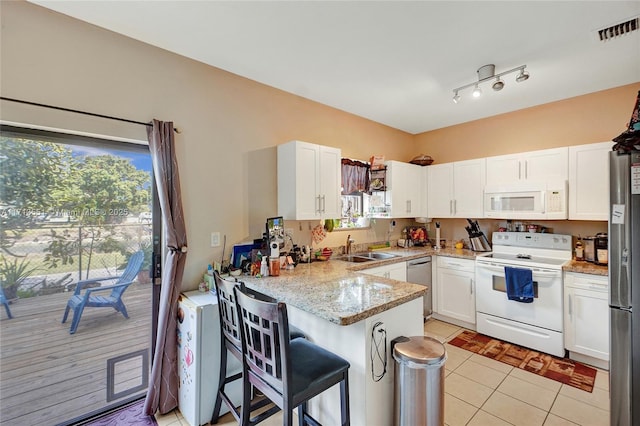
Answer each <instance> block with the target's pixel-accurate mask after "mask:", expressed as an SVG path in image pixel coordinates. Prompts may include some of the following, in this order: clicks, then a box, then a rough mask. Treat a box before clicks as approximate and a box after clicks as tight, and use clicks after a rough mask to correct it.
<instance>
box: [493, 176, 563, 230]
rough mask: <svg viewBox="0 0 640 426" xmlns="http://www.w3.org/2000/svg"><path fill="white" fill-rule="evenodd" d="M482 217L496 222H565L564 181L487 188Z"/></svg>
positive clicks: (523, 183)
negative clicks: (544, 220) (547, 220)
mask: <svg viewBox="0 0 640 426" xmlns="http://www.w3.org/2000/svg"><path fill="white" fill-rule="evenodd" d="M484 215H485V217H488V218H495V219H523V220H526V219H567V218H568V214H567V181H566V180H564V181H555V182H514V183H511V184H503V185H487V186H486V187H485V189H484Z"/></svg>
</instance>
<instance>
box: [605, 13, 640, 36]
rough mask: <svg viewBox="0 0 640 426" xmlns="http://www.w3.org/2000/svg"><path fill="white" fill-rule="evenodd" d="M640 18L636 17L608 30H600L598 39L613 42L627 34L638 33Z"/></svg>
mask: <svg viewBox="0 0 640 426" xmlns="http://www.w3.org/2000/svg"><path fill="white" fill-rule="evenodd" d="M639 19H640V18H638V17H635V18H633V19H630V20H628V21H626V22H621V23H619V24H616V25H612V26H610V27H607V28H602V29H600V30H598V37H599V38H600V41H607V40H611V39H614V38H617V37H620V36H623V35H625V34H627V33H630V32H633V31H638V20H639Z"/></svg>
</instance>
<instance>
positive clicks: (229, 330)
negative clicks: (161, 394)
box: [211, 271, 305, 424]
mask: <svg viewBox="0 0 640 426" xmlns="http://www.w3.org/2000/svg"><path fill="white" fill-rule="evenodd" d="M214 281H215V285H216V295H217V297H218V311H219V312H220V337H221V343H220V349H221V352H220V375H219V380H218V392H217V394H216V402H215V404H214V408H213V415H212V417H211V423H212V424H216V423H217V422H218V419H219V417H220V409H221V407H222V401H224V402H225V404H227V406H228V407H229V411H230V412H231V414H232V415H233V416H234V417H235V419H236V420H237V421H238V423H240V421H241V419H242V410H243V409H245V408H246V407H249V408H248V412H249V413H250V412H251V411H253V410H256V409H258V408H261V407H264V406H266V405H268V404H270V403H271V401H270V400H269V399H267V398H262V399H259V400H257V401H255V402H254V403H253V404H249V405H246V407H245V404H243V405H242V406H241V407H240V409H239V410H238V409H237V408H236V407H235V404H234V402H233V401H232V400H231V398H230V397H229V395H228V394H227V392H226V390H225V388H226V385H228V384H230V383H232V382H235V381H236V380H238V379H241V378H242V372H240V373H237V374H234V375H231V376H229V377H227V353H228V352H230V353H231V354H232V355H233V356H235V357H236V358H237V359H238V361H240V362H242V342H241V340H240V328H239V321H238V316H237V314H236V303H235V295H234V293H233V289H234V287H236V286H240V287H241V288H243V289H244V291H246V292H248V293H250V294H251V297H253V298H258V299H261V300H267V301H273V299H272V298H270V297H268V296H266V295H264V294H262V293H258V292H254V291H252V290H250V289H247V288H246V287H245V285H244V283H243V282H241V281H237V280H236V279H235V278H234V279H233V280H228V279H224V278H222V277H221V276H220V274H219V273H218V271H214ZM304 337H305V335H304V333H303V332H302V331H300V330H298V329H292V330H291V332H290V338H291V339H296V338H304ZM276 411H279V408H278V409H277V410H276Z"/></svg>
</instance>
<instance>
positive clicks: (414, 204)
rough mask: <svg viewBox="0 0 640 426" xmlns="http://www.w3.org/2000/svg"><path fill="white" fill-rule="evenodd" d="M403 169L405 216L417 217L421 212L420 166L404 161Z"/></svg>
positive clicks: (421, 180) (421, 187)
mask: <svg viewBox="0 0 640 426" xmlns="http://www.w3.org/2000/svg"><path fill="white" fill-rule="evenodd" d="M404 167H406V171H405V179H406V180H405V182H406V184H405V188H406V193H405V196H406V198H407V202H408V204H407V215H408V216H407V217H418V216H420V215H421V214H422V192H423V190H424V188H423V186H422V182H423V179H422V166H418V165H416V164H411V163H404Z"/></svg>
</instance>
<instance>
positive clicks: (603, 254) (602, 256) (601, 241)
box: [594, 233, 609, 265]
mask: <svg viewBox="0 0 640 426" xmlns="http://www.w3.org/2000/svg"><path fill="white" fill-rule="evenodd" d="M595 239H596V241H595V246H596V247H595V248H596V255H595V261H594V263H595V264H596V265H607V264H609V236H608V235H607V234H606V233H599V234H596V238H595Z"/></svg>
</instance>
